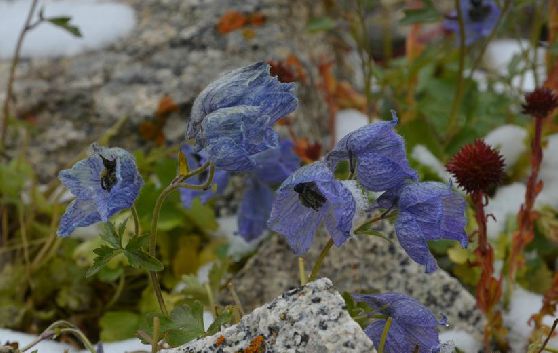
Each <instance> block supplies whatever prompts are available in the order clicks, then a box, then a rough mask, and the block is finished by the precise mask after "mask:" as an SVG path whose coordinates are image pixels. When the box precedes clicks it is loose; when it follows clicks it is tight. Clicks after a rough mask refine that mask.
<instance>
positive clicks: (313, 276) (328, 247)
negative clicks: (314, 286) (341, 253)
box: [308, 239, 333, 282]
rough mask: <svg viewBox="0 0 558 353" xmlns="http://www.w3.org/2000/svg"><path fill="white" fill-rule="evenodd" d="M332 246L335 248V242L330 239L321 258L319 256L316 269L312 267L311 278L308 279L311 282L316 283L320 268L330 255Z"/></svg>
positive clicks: (315, 265)
mask: <svg viewBox="0 0 558 353" xmlns="http://www.w3.org/2000/svg"><path fill="white" fill-rule="evenodd" d="M332 246H333V240H332V239H329V240H328V241H327V244H326V245H325V246H324V248H323V249H322V252H321V253H320V256H318V259H317V260H316V263H314V267H312V272H311V273H310V277H309V278H308V281H309V282H312V281H314V280H315V279H316V277H318V274H319V273H320V268H321V267H322V262H324V259H325V257H326V256H327V254H328V253H329V251H330V250H331V247H332Z"/></svg>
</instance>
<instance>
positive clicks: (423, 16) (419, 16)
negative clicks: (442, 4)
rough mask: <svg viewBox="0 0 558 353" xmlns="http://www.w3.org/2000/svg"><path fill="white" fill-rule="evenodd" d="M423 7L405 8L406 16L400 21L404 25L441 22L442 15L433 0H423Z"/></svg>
mask: <svg viewBox="0 0 558 353" xmlns="http://www.w3.org/2000/svg"><path fill="white" fill-rule="evenodd" d="M422 4H423V7H421V8H420V9H406V10H403V13H404V15H405V16H404V17H403V18H402V19H401V21H399V23H400V24H402V25H409V24H413V23H432V22H439V21H440V19H441V18H442V15H441V14H440V13H439V12H438V10H436V7H434V4H433V3H432V0H423V1H422Z"/></svg>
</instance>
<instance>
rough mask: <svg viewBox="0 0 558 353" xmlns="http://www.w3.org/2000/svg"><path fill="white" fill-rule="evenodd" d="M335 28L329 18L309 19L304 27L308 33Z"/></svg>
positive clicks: (332, 20) (334, 23) (335, 25)
mask: <svg viewBox="0 0 558 353" xmlns="http://www.w3.org/2000/svg"><path fill="white" fill-rule="evenodd" d="M335 27H337V23H336V22H335V20H334V19H332V18H331V17H327V16H324V17H315V18H311V19H310V20H309V21H308V24H307V25H306V30H307V31H308V32H321V31H329V30H332V29H334V28H335Z"/></svg>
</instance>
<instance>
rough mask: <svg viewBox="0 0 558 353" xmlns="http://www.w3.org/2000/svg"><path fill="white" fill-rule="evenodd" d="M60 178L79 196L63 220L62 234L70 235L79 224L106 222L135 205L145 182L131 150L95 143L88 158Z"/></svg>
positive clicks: (60, 230)
mask: <svg viewBox="0 0 558 353" xmlns="http://www.w3.org/2000/svg"><path fill="white" fill-rule="evenodd" d="M58 177H59V179H60V181H62V184H64V186H66V187H67V188H68V189H70V191H71V192H72V194H74V195H75V196H76V198H75V200H74V201H72V202H71V203H70V205H69V206H68V209H67V210H66V212H65V213H64V215H63V216H62V219H61V220H60V225H59V226H58V231H57V234H58V235H59V236H68V235H70V234H71V233H72V232H73V231H74V229H75V228H77V227H86V226H88V225H91V224H94V223H97V222H100V221H103V222H107V221H108V219H109V218H110V217H111V216H112V215H114V214H115V213H117V212H118V211H121V210H123V209H126V208H129V207H131V206H132V205H133V204H134V201H135V200H136V198H137V197H138V195H139V191H140V189H141V186H142V185H143V179H142V178H141V175H140V174H139V172H138V168H137V167H136V162H135V161H134V157H133V156H132V155H131V154H130V153H128V152H127V151H125V150H123V149H121V148H117V147H115V148H105V147H101V146H98V145H96V144H93V145H92V146H91V154H90V156H89V157H88V158H86V159H84V160H81V161H79V162H77V163H76V164H75V165H74V166H73V167H72V168H71V169H66V170H62V171H61V172H60V174H59V175H58Z"/></svg>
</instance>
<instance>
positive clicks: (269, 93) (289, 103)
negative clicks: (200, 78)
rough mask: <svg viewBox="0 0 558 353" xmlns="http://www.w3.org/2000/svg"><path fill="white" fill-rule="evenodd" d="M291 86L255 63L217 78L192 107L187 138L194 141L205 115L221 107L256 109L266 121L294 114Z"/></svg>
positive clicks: (294, 104)
mask: <svg viewBox="0 0 558 353" xmlns="http://www.w3.org/2000/svg"><path fill="white" fill-rule="evenodd" d="M294 89H295V85H294V84H293V83H281V82H279V80H278V79H277V78H275V77H273V76H271V75H270V73H269V65H268V64H266V63H263V62H258V63H255V64H252V65H249V66H246V67H243V68H240V69H237V70H234V71H231V72H229V73H226V74H224V75H222V76H221V77H219V78H218V79H217V80H215V81H213V82H212V83H210V84H209V85H208V86H207V87H206V88H205V89H204V90H203V91H202V92H201V93H200V94H199V95H198V97H197V98H196V100H195V101H194V104H193V106H192V112H191V118H190V123H189V125H188V132H187V136H188V138H194V137H195V135H196V134H197V130H198V129H199V127H200V125H201V122H202V121H203V120H204V118H205V117H206V115H208V114H210V113H212V112H214V111H216V110H218V109H222V108H228V107H234V106H240V105H247V106H254V107H258V109H259V111H260V112H261V114H262V115H267V116H269V117H270V122H271V123H274V122H275V121H276V120H277V119H279V118H281V117H283V116H285V115H287V114H289V113H290V112H292V111H294V110H295V109H296V106H297V99H296V97H295V95H294Z"/></svg>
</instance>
